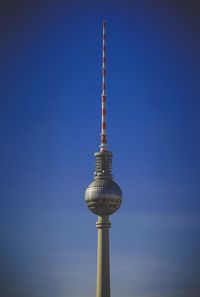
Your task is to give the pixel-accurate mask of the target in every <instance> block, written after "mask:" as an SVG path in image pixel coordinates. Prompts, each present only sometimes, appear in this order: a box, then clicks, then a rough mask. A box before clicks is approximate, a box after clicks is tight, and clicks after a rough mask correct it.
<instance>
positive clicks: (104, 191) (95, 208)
mask: <svg viewBox="0 0 200 297" xmlns="http://www.w3.org/2000/svg"><path fill="white" fill-rule="evenodd" d="M85 201H86V203H87V206H88V208H89V209H90V210H91V211H92V212H93V213H95V214H96V215H99V216H107V215H111V214H113V213H114V212H116V211H117V210H118V209H119V207H120V205H121V201H122V192H121V189H120V187H119V186H118V185H117V184H116V183H115V182H114V181H113V180H112V179H111V178H97V179H95V180H94V181H93V182H91V183H90V184H89V186H88V187H87V189H86V191H85Z"/></svg>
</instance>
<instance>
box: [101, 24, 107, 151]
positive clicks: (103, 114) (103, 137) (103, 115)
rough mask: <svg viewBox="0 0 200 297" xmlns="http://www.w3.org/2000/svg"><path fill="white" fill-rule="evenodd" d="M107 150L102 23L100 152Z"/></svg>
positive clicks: (104, 26)
mask: <svg viewBox="0 0 200 297" xmlns="http://www.w3.org/2000/svg"><path fill="white" fill-rule="evenodd" d="M107 150H108V149H107V134H106V22H105V21H103V43H102V95H101V144H100V152H105V151H107Z"/></svg>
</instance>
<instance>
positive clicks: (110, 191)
mask: <svg viewBox="0 0 200 297" xmlns="http://www.w3.org/2000/svg"><path fill="white" fill-rule="evenodd" d="M101 104H102V105H101V119H102V122H101V144H100V146H99V147H100V150H99V152H97V153H95V154H94V156H95V158H96V169H95V172H94V180H93V182H91V183H90V184H89V186H88V187H87V189H86V192H85V201H86V203H87V206H88V208H89V209H90V210H91V211H92V212H93V213H94V214H96V215H98V221H97V222H96V227H97V230H98V246H97V285H96V297H110V254H109V228H110V227H111V223H110V221H109V216H110V215H111V214H113V213H114V212H116V211H117V210H118V209H119V207H120V205H121V201H122V192H121V189H120V187H119V186H118V185H117V184H116V183H115V182H114V181H113V176H112V156H113V154H112V153H111V151H109V150H108V146H107V134H106V22H105V21H103V47H102V95H101Z"/></svg>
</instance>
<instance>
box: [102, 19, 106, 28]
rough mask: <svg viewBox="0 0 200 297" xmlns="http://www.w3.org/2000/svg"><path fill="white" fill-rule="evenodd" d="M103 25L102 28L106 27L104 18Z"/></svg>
mask: <svg viewBox="0 0 200 297" xmlns="http://www.w3.org/2000/svg"><path fill="white" fill-rule="evenodd" d="M103 27H104V28H105V27H106V21H105V20H104V21H103Z"/></svg>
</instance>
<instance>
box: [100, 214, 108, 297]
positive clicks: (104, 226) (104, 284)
mask: <svg viewBox="0 0 200 297" xmlns="http://www.w3.org/2000/svg"><path fill="white" fill-rule="evenodd" d="M96 227H97V230H98V245H97V287H96V297H110V254H109V228H110V227H111V223H110V221H109V216H99V217H98V221H97V222H96Z"/></svg>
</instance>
